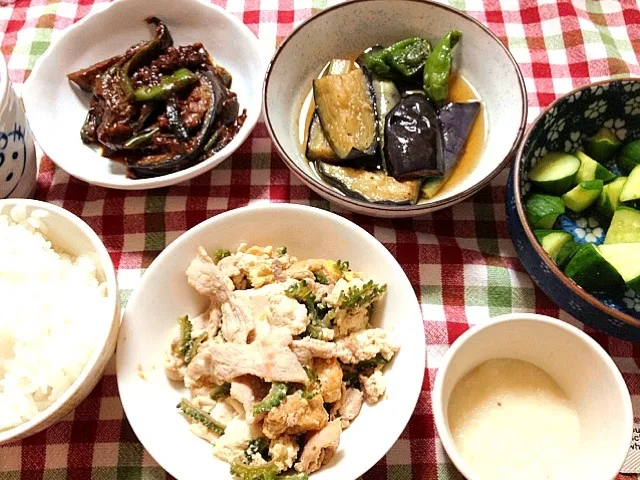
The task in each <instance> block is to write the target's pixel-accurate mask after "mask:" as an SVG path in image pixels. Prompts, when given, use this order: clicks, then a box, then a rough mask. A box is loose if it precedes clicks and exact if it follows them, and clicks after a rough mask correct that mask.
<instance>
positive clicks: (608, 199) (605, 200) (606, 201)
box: [596, 177, 627, 218]
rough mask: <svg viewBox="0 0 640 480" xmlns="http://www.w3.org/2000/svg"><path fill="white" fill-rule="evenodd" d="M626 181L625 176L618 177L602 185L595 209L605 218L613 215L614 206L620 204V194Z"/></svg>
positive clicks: (616, 206)
mask: <svg viewBox="0 0 640 480" xmlns="http://www.w3.org/2000/svg"><path fill="white" fill-rule="evenodd" d="M625 183H627V177H618V178H616V179H615V180H614V181H613V182H611V183H607V184H606V185H605V186H604V187H602V192H601V193H600V196H599V197H598V201H597V203H596V211H597V212H598V213H599V214H600V215H602V216H603V217H606V218H611V217H613V214H614V212H615V211H616V208H618V205H620V194H621V193H622V189H623V188H624V184H625Z"/></svg>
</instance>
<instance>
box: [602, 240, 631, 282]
mask: <svg viewBox="0 0 640 480" xmlns="http://www.w3.org/2000/svg"><path fill="white" fill-rule="evenodd" d="M598 250H599V251H600V254H601V255H602V256H603V257H604V258H605V259H606V260H607V262H609V263H610V264H611V265H613V267H614V268H615V269H616V270H617V271H618V273H619V274H620V276H621V277H622V279H623V280H624V282H625V283H626V284H627V286H628V287H629V288H631V289H632V290H634V291H636V292H638V293H640V262H638V261H633V260H636V259H640V243H619V244H615V245H600V246H599V247H598Z"/></svg>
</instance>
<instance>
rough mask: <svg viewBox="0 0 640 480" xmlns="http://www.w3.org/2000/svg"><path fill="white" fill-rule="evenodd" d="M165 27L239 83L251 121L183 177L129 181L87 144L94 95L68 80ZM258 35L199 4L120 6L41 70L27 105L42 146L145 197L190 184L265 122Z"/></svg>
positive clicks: (76, 35)
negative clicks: (146, 192) (158, 24)
mask: <svg viewBox="0 0 640 480" xmlns="http://www.w3.org/2000/svg"><path fill="white" fill-rule="evenodd" d="M150 15H155V16H157V17H159V18H160V19H161V20H163V21H164V22H165V23H166V24H167V26H168V27H169V30H170V31H171V35H172V36H173V39H174V44H175V45H186V44H190V43H194V42H198V41H199V42H202V43H203V44H204V46H205V47H206V48H207V50H208V51H209V53H210V54H211V55H212V56H213V57H214V59H215V60H216V61H217V62H218V63H220V64H221V65H222V66H224V67H225V68H226V69H227V70H228V71H229V72H230V73H231V75H232V76H233V84H232V88H231V89H232V90H233V91H234V92H236V93H237V94H238V101H239V102H240V109H241V110H242V109H246V110H247V119H246V121H245V123H244V125H243V126H242V128H241V129H240V131H239V132H238V134H237V135H236V136H235V138H234V139H233V140H232V141H231V142H230V143H229V144H228V145H227V146H225V147H224V148H223V149H222V150H221V151H220V152H218V153H216V154H215V155H213V156H211V157H209V158H207V159H206V160H204V161H202V162H200V163H199V164H197V165H194V166H192V167H190V168H187V169H185V170H182V171H180V172H176V173H172V174H169V175H165V176H162V177H157V178H146V179H139V180H135V179H130V178H127V177H126V176H125V167H124V165H121V164H120V163H118V162H114V161H112V160H109V159H108V158H104V157H102V156H101V155H99V154H98V152H97V149H96V147H95V146H88V145H85V144H84V143H82V141H81V140H80V127H81V126H82V124H83V122H84V119H85V117H86V115H87V110H88V105H89V100H90V97H91V95H90V94H88V93H87V92H83V91H81V90H80V89H78V88H76V87H75V86H72V84H71V83H70V82H69V80H68V79H67V74H68V73H70V72H73V71H75V70H78V69H80V68H84V67H87V66H89V65H91V64H93V63H96V62H97V61H100V60H103V59H105V58H108V57H111V56H113V55H117V54H119V53H122V52H123V51H125V50H126V49H127V48H128V47H130V46H131V45H133V44H136V43H138V42H140V41H141V40H147V39H150V38H152V36H153V31H152V29H150V28H149V26H148V25H147V24H146V23H145V22H144V19H145V18H146V17H148V16H150ZM261 48H262V47H261V46H260V44H259V43H258V39H257V38H256V37H255V35H253V33H251V30H249V28H248V27H247V26H246V25H244V24H243V23H242V22H241V21H240V20H238V19H237V18H236V17H235V16H234V15H232V14H231V13H228V12H226V11H225V10H223V9H222V8H220V7H217V6H215V5H211V4H209V3H206V4H205V3H201V2H200V1H198V0H153V1H152V2H150V1H148V0H119V1H118V2H114V3H112V4H111V5H110V6H109V7H108V8H106V9H105V10H104V11H102V12H99V13H96V14H93V15H90V16H88V17H86V18H84V19H83V20H81V21H79V22H78V23H76V24H75V25H73V26H71V27H69V28H68V29H67V30H66V31H65V32H64V34H63V35H62V36H61V37H60V39H59V40H58V41H57V42H56V43H55V44H54V45H52V46H51V47H50V48H49V49H48V50H47V51H46V52H45V54H44V55H43V56H42V57H41V58H40V59H39V60H38V62H37V63H36V65H35V67H34V69H33V72H32V73H31V76H30V77H29V79H28V80H27V82H26V83H25V85H24V89H23V93H22V95H23V98H24V104H25V108H26V111H27V116H28V119H29V124H30V125H31V129H32V130H33V133H34V136H35V138H36V141H37V142H38V144H39V145H40V147H41V148H42V150H44V152H45V153H46V154H47V155H49V156H50V157H51V159H52V160H53V161H54V162H55V163H56V164H57V165H58V166H59V167H61V168H62V169H63V170H65V171H66V172H67V173H69V174H70V175H73V176H74V177H77V178H79V179H81V180H84V181H86V182H89V183H92V184H94V185H100V186H103V187H110V188H117V189H124V190H140V189H149V188H158V187H164V186H167V185H173V184H176V183H179V182H183V181H185V180H189V179H191V178H193V177H196V176H198V175H200V174H202V173H204V172H207V171H209V170H211V169H212V168H213V167H215V166H217V165H219V164H220V163H221V162H222V161H223V160H224V159H225V158H227V157H228V156H229V155H231V154H232V153H233V152H234V151H235V150H237V148H238V147H239V146H240V145H241V144H242V143H243V142H244V141H245V140H246V139H247V137H248V136H249V134H250V133H251V130H253V127H254V126H255V124H256V122H257V121H258V118H259V117H260V108H261V104H260V103H261V97H260V87H261V85H262V78H263V74H264V66H265V63H266V62H265V60H264V58H265V56H264V54H263V53H262V52H261Z"/></svg>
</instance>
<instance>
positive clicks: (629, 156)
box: [616, 140, 640, 175]
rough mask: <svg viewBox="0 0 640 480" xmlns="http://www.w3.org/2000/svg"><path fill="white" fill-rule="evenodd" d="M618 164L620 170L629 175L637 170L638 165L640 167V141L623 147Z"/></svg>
mask: <svg viewBox="0 0 640 480" xmlns="http://www.w3.org/2000/svg"><path fill="white" fill-rule="evenodd" d="M616 163H617V164H618V167H620V170H622V171H623V172H624V173H625V174H627V175H628V174H629V173H631V170H633V169H634V168H636V165H640V140H634V141H633V142H629V143H626V144H625V145H623V147H622V150H620V154H619V155H618V158H617V159H616Z"/></svg>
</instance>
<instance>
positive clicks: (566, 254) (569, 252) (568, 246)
mask: <svg viewBox="0 0 640 480" xmlns="http://www.w3.org/2000/svg"><path fill="white" fill-rule="evenodd" d="M580 247H581V245H580V244H579V243H577V242H574V241H573V240H569V241H568V242H567V243H565V244H564V245H563V246H562V248H561V249H560V251H559V252H558V255H556V265H558V267H559V268H564V267H566V266H567V264H568V263H569V261H570V260H571V259H572V258H573V256H574V255H575V254H576V252H577V251H578V250H580Z"/></svg>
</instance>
